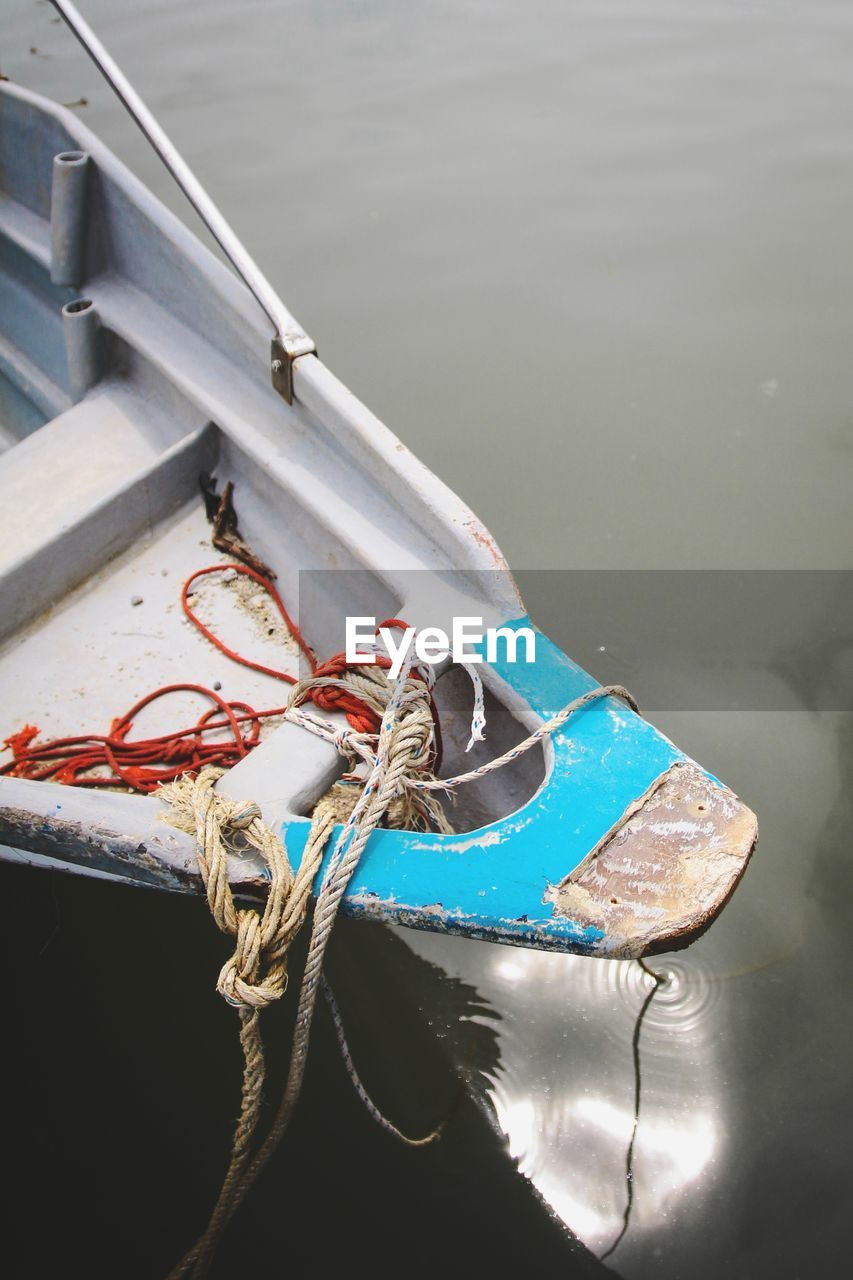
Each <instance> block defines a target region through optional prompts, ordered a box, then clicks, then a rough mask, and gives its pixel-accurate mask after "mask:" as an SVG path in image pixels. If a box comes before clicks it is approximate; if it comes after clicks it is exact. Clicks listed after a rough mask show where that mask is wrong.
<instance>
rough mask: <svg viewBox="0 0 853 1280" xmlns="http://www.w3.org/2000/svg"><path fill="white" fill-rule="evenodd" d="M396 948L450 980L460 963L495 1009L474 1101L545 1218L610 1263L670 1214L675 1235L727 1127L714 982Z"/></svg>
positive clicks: (684, 975) (689, 967) (426, 947)
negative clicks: (501, 1137)
mask: <svg viewBox="0 0 853 1280" xmlns="http://www.w3.org/2000/svg"><path fill="white" fill-rule="evenodd" d="M407 941H408V942H409V945H410V946H413V947H414V949H415V950H417V951H418V952H419V953H420V954H422V955H424V956H428V957H430V958H433V959H436V960H438V962H439V963H441V964H442V965H443V967H444V968H445V969H447V970H448V971H450V972H453V971H454V960H455V961H456V962H457V963H461V964H464V966H465V970H466V974H467V976H468V978H469V980H470V978H471V975H472V966H473V967H476V969H477V976H476V983H477V988H478V990H479V991H480V993H481V995H482V997H483V998H484V999H485V1000H486V1001H488V1002H492V1003H494V1004H495V1006H496V1007H497V1008H499V1010H500V1015H501V1022H500V1024H499V1028H498V1038H499V1048H500V1062H499V1064H498V1065H497V1067H496V1068H495V1069H494V1072H493V1074H492V1076H491V1078H489V1079H488V1080H487V1081H486V1082H485V1084H484V1086H483V1087H484V1091H485V1094H486V1096H487V1097H488V1100H489V1102H490V1103H491V1105H492V1107H493V1108H494V1112H495V1114H496V1116H497V1121H498V1124H499V1125H500V1128H501V1129H502V1130H503V1132H504V1133H505V1134H506V1137H507V1140H508V1144H509V1152H510V1155H511V1156H512V1157H513V1158H514V1159H515V1160H516V1161H517V1164H518V1168H519V1171H520V1172H521V1173H522V1174H523V1175H524V1176H525V1177H526V1178H527V1179H528V1180H529V1181H530V1183H531V1184H532V1185H533V1187H534V1188H535V1189H536V1191H537V1192H538V1194H539V1195H540V1197H541V1198H542V1199H543V1200H544V1201H545V1202H546V1203H547V1205H548V1206H549V1207H550V1209H551V1210H552V1212H553V1213H555V1214H556V1215H557V1217H558V1218H559V1219H561V1221H562V1222H563V1223H564V1224H565V1225H566V1226H567V1227H568V1228H569V1229H570V1230H571V1231H572V1232H573V1233H574V1234H575V1235H576V1236H578V1237H579V1238H580V1239H581V1240H582V1241H583V1242H584V1243H585V1244H586V1245H587V1247H588V1248H590V1249H591V1250H592V1251H593V1252H595V1253H597V1254H598V1255H599V1256H600V1257H602V1258H605V1257H607V1258H609V1257H611V1256H612V1260H613V1263H614V1264H615V1265H616V1266H617V1267H619V1266H620V1265H622V1264H623V1263H624V1261H625V1260H626V1258H629V1257H630V1255H631V1253H632V1252H633V1246H634V1245H635V1244H636V1243H637V1242H638V1241H639V1240H641V1238H642V1237H643V1236H644V1235H646V1234H647V1233H648V1232H649V1231H650V1230H651V1229H653V1228H658V1227H660V1225H661V1223H662V1222H663V1221H664V1220H666V1219H667V1218H668V1217H669V1215H671V1214H676V1213H677V1214H678V1216H679V1219H680V1221H681V1223H682V1224H683V1225H686V1224H687V1223H688V1222H689V1220H690V1217H691V1215H692V1214H693V1213H694V1212H695V1206H696V1188H697V1184H698V1183H700V1182H701V1183H702V1187H703V1190H704V1189H706V1188H707V1185H708V1183H709V1181H710V1180H712V1179H713V1178H714V1176H715V1172H714V1164H715V1160H716V1158H717V1156H718V1154H719V1152H720V1149H721V1147H722V1145H723V1143H724V1141H725V1138H724V1135H725V1134H726V1132H727V1130H728V1127H729V1124H730V1117H729V1116H728V1113H727V1104H726V1101H725V1093H724V1089H723V1087H722V1080H721V1078H720V1070H719V1065H718V1062H717V1055H716V1048H715V1044H716V1040H717V1036H718V1033H719V1027H720V1019H721V1016H725V1010H724V1007H721V1006H722V1005H723V1000H724V986H723V983H722V982H721V981H720V980H719V975H715V974H714V973H713V972H712V971H711V969H710V967H709V966H708V965H707V964H706V963H704V962H703V961H702V960H701V959H695V960H694V959H693V958H692V957H690V956H688V955H677V956H667V957H662V958H661V959H659V960H657V961H655V962H653V963H650V964H648V965H641V964H639V963H636V962H630V963H629V962H621V961H605V960H589V959H585V958H582V957H577V956H559V955H545V954H541V953H534V952H523V951H515V952H512V953H509V954H508V953H507V952H506V951H505V950H503V949H501V948H493V947H478V948H471V947H468V946H466V945H465V944H464V943H461V944H459V945H457V946H454V945H453V944H452V942H451V940H448V939H443V940H436V939H434V938H430V937H428V936H426V935H424V936H417V937H411V936H407ZM534 1009H535V1015H534V1014H533V1010H534ZM534 1021H535V1032H534Z"/></svg>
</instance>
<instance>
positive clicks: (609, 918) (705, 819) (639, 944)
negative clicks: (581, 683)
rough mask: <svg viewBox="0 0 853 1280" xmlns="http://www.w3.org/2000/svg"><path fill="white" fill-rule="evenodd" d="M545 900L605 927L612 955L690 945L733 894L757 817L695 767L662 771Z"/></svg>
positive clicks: (560, 911)
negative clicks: (618, 823) (624, 817)
mask: <svg viewBox="0 0 853 1280" xmlns="http://www.w3.org/2000/svg"><path fill="white" fill-rule="evenodd" d="M632 810H633V812H632V813H631V814H630V816H629V817H628V819H627V821H626V822H624V823H623V825H621V826H620V827H619V828H618V829H617V830H616V831H615V832H614V834H612V835H609V836H606V837H605V839H604V840H603V841H602V843H601V844H600V845H599V846H598V848H597V849H596V850H595V851H593V853H591V854H590V856H589V857H588V858H587V859H586V860H585V861H584V862H583V863H582V864H581V865H580V867H578V868H577V869H576V870H575V871H574V872H573V873H572V875H570V876H568V877H567V878H566V879H565V880H564V881H561V882H560V883H559V884H556V885H553V886H552V887H551V888H550V889H549V890H548V892H547V894H546V901H550V902H552V903H553V905H554V910H555V912H556V913H557V914H558V915H564V916H569V917H571V918H573V919H575V920H580V921H583V922H584V923H589V924H594V925H596V926H597V927H599V928H601V929H603V930H604V932H605V940H604V942H603V943H602V947H603V950H606V953H607V954H608V955H610V956H623V957H626V958H627V957H631V956H640V955H644V954H647V953H648V952H651V951H664V950H671V949H673V948H675V947H680V946H686V945H687V944H688V943H689V942H691V941H693V939H694V938H695V937H697V935H698V934H699V933H701V932H702V931H703V930H704V929H706V928H707V927H708V925H709V924H710V923H711V921H712V920H713V919H714V918H715V916H716V915H718V913H719V912H720V910H721V909H722V907H723V906H724V905H725V903H726V902H727V901H728V899H729V897H730V896H731V894H732V892H733V890H734V888H735V886H736V884H737V882H738V880H739V879H740V877H741V875H742V874H743V872H744V869H745V868H746V864H747V863H748V861H749V858H750V855H751V853H752V850H753V848H754V847H755V843H756V840H757V838H758V823H757V821H756V818H755V815H754V814H753V813H752V811H751V810H750V809H748V808H747V807H746V805H744V804H743V803H742V802H741V801H740V800H739V799H738V797H737V796H736V795H735V794H734V792H733V791H730V790H729V788H728V787H721V786H718V785H716V784H715V783H714V782H713V781H712V779H710V778H709V777H708V776H707V774H705V773H703V772H702V770H701V769H699V768H698V767H697V766H696V765H694V764H691V763H686V764H684V765H679V766H677V767H675V768H674V769H672V770H670V771H669V772H668V773H667V774H665V775H664V777H663V779H662V780H660V781H659V782H658V783H657V784H656V785H655V787H653V788H651V789H650V791H649V792H648V793H647V794H646V796H645V797H641V799H640V800H639V801H638V802H637V803H636V805H633V806H632Z"/></svg>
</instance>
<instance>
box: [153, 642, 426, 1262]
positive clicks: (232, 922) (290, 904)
mask: <svg viewBox="0 0 853 1280" xmlns="http://www.w3.org/2000/svg"><path fill="white" fill-rule="evenodd" d="M410 666H411V662H410V661H409V663H408V664H406V665H405V666H404V668H403V670H402V671H401V673H400V677H399V679H398V680H397V682H396V683H395V684H394V685H389V683H388V681H387V680H386V679H385V676H384V675H382V682H383V684H382V685H380V684H379V683H378V681H372V679H371V678H370V677H365V676H364V675H363V671H370V668H369V667H365V668H361V669H359V670H356V671H354V672H352V673H351V674H350V673H346V674H345V675H342V676H341V677H340V679H341V680H342V681H344V682H346V681H347V680H350V679H351V682H352V687H353V689H358V690H359V696H362V695H365V696H367V697H369V698H370V699H371V705H375V706H376V707H379V705H380V703H381V702H382V698H381V697H380V696H379V690H380V689H383V688H384V694H385V697H384V707H383V709H382V719H381V723H380V727H379V734H378V738H377V741H376V744H375V755H374V762H373V767H372V769H371V771H370V773H369V775H368V776H367V778H366V779H365V780H364V783H363V786H354V785H348V784H341V783H339V784H336V786H334V787H333V788H332V789H331V791H330V792H329V793H328V794H327V795H326V796H324V797H323V798H322V799H321V800H320V801H319V802H318V804H317V806H316V807H315V810H314V814H313V817H312V823H311V830H310V834H309V837H308V841H307V844H306V847H305V851H304V854H303V857H302V862H301V863H300V867H299V870H298V871H297V872H296V873H295V874H294V872H293V870H292V868H291V866H290V862H289V860H288V858H287V854H286V852H285V849H284V846H283V844H282V842H281V840H280V839H279V837H278V836H277V835H275V833H274V832H272V831H271V830H270V828H269V827H267V826H266V824H265V823H264V822H263V820H262V818H261V815H260V810H259V809H258V807H257V806H256V805H254V804H245V803H239V802H235V801H232V800H229V799H227V798H226V797H223V796H220V795H218V794H217V793H216V791H215V790H214V786H215V783H216V780H217V778H218V777H219V776H221V775H220V772H219V771H216V770H211V769H204V770H203V771H202V772H201V773H200V774H199V775H198V776H197V777H196V778H194V779H191V778H187V779H183V780H182V781H180V782H175V783H171V784H169V785H167V786H165V787H163V789H162V790H161V792H160V795H161V796H162V798H163V799H164V801H165V802H166V803H167V804H168V805H169V806H170V810H169V814H168V817H169V820H170V821H172V822H173V823H175V825H177V826H178V827H180V828H181V829H183V830H190V831H193V832H194V834H195V836H196V841H197V845H198V861H199V867H200V870H201V874H202V879H203V881H204V885H205V889H206V892H207V900H208V903H209V905H210V909H211V912H212V914H213V917H214V920H215V921H216V923H217V925H218V926H219V928H220V929H221V930H222V932H223V933H226V934H228V935H230V936H231V937H233V938H234V939H235V948H234V954H233V955H232V956H231V958H230V959H229V960H228V961H227V962H226V964H225V965H224V966H223V969H222V971H221V973H220V975H219V980H218V982H217V989H218V991H219V992H220V993H221V994H222V995H223V996H224V997H225V999H226V1000H227V1001H228V1002H229V1003H230V1004H232V1005H234V1006H235V1007H236V1008H237V1010H238V1012H239V1016H240V1043H241V1047H242V1050H243V1088H242V1099H241V1107H240V1114H239V1118H238V1121H237V1126H236V1129H235V1132H234V1139H233V1145H232V1152H231V1159H230V1162H229V1166H228V1170H227V1173H226V1175H225V1179H224V1181H223V1184H222V1189H221V1191H220V1194H219V1197H218V1199H217V1202H216V1205H215V1206H214V1209H213V1212H212V1214H211V1217H210V1221H209V1223H208V1226H207V1228H206V1230H205V1231H204V1233H203V1234H202V1236H201V1237H200V1238H199V1240H198V1241H197V1242H196V1244H195V1245H194V1246H193V1247H192V1249H190V1251H189V1252H188V1253H187V1254H186V1256H185V1257H184V1259H183V1260H182V1261H181V1263H179V1265H178V1266H177V1267H176V1268H175V1270H174V1271H173V1272H172V1278H173V1280H178V1277H183V1276H192V1277H196V1278H197V1277H200V1276H203V1275H205V1274H206V1272H207V1269H208V1267H209V1265H210V1262H211V1259H212V1257H213V1252H214V1250H215V1247H216V1244H217V1241H218V1240H219V1237H220V1236H221V1234H222V1231H223V1230H224V1228H225V1226H226V1225H227V1223H228V1221H229V1219H230V1218H231V1216H232V1215H233V1213H234V1212H235V1211H236V1209H237V1208H238V1206H239V1205H240V1203H241V1202H242V1200H243V1198H244V1197H245V1195H246V1193H247V1192H248V1190H249V1189H250V1187H251V1186H252V1185H253V1183H254V1181H255V1179H256V1178H257V1176H258V1174H259V1173H260V1171H261V1169H262V1168H263V1167H264V1165H265V1164H266V1162H267V1160H268V1159H269V1157H270V1155H271V1154H272V1152H273V1151H274V1150H275V1148H276V1146H277V1145H278V1143H279V1141H280V1139H281V1137H282V1136H283V1134H284V1132H285V1130H286V1128H287V1125H288V1123H289V1120H290V1117H291V1114H292V1112H293V1108H294V1106H295V1104H296V1101H297V1099H298V1097H299V1093H300V1090H301V1087H302V1081H303V1078H304V1073H305V1062H306V1058H307V1054H308V1044H309V1039H310V1033H311V1024H312V1021H313V1016H314V1010H315V1007H316V1001H317V994H318V992H319V991H320V990H321V989H322V986H323V977H322V968H323V958H324V955H325V951H326V947H327V945H328V941H329V937H330V936H331V932H332V928H333V926H334V922H335V918H336V916H337V912H338V908H339V906H340V902H341V898H342V897H343V895H344V892H345V890H346V887H347V885H348V884H349V881H350V878H351V876H352V874H353V872H354V870H355V868H356V866H357V865H358V863H359V860H360V859H361V856H362V853H363V852H364V848H365V845H366V844H367V841H368V839H369V837H370V835H371V833H372V832H373V831H374V830H375V829H376V827H377V826H378V825H379V823H380V822H381V821H383V819H384V820H386V821H387V822H388V823H389V824H390V825H393V826H405V827H409V828H415V829H421V830H440V831H448V830H449V827H448V824H447V821H446V818H445V817H444V814H443V811H442V809H441V806H440V804H439V802H438V801H437V800H436V799H435V798H434V797H433V796H431V795H426V794H424V795H417V794H415V793H413V792H412V791H411V790H409V789H407V788H406V786H405V784H404V781H403V780H404V779H405V778H407V777H411V776H412V775H415V774H421V773H424V772H426V771H428V770H429V769H430V766H431V764H432V762H433V761H434V759H435V748H434V739H435V721H434V719H433V710H432V700H431V696H430V692H429V689H428V688H427V685H426V683H425V682H424V681H423V680H422V679H418V678H417V677H415V676H413V675H412V674H411V671H410ZM321 678H322V677H321ZM366 683H369V684H371V686H372V687H371V688H370V689H367V688H365V684H366ZM305 692H306V691H305V689H304V688H299V686H297V691H296V696H297V697H303V696H305ZM341 822H342V823H343V827H342V830H341V832H340V834H339V836H338V839H337V841H336V843H335V848H334V850H333V852H332V856H331V859H330V862H329V865H328V868H327V870H326V873H325V875H324V877H323V882H322V885H321V887H320V890H319V893H318V895H317V902H316V906H315V909H314V918H313V923H312V930H311V940H310V943H309V947H308V957H307V960H306V963H305V970H304V973H303V977H302V985H301V989H300V993H299V1003H298V1007H297V1013H296V1029H295V1032H294V1039H293V1045H292V1050H291V1060H290V1069H289V1072H288V1078H287V1084H286V1086H285V1090H284V1095H283V1097H282V1101H281V1104H280V1107H279V1110H278V1113H277V1115H276V1117H275V1119H274V1121H273V1124H272V1126H271V1127H270V1130H269V1132H268V1134H267V1136H266V1138H265V1140H264V1142H263V1143H262V1144H261V1145H260V1147H259V1148H258V1149H257V1151H256V1152H255V1153H254V1154H252V1147H253V1141H254V1138H255V1134H256V1131H257V1126H258V1120H259V1117H260V1108H261V1093H262V1089H263V1082H264V1052H263V1043H262V1040H261V1034H260V1012H261V1010H262V1009H263V1008H264V1007H265V1006H266V1005H267V1004H269V1003H271V1002H272V1001H273V1000H276V999H278V998H279V997H280V996H281V995H282V994H283V992H284V990H285V989H286V985H287V952H288V950H289V947H290V944H291V942H292V941H293V938H294V937H295V936H296V933H297V932H298V930H299V928H300V926H301V924H302V922H303V920H304V918H305V914H306V911H307V906H308V898H309V895H310V892H311V885H312V883H313V880H314V877H315V876H316V874H317V871H318V869H319V867H320V863H321V861H322V857H323V850H324V848H325V846H326V843H327V842H328V839H329V836H330V835H331V833H332V830H333V829H334V827H335V825H336V824H338V823H341ZM241 839H245V841H246V842H247V843H248V844H250V845H251V846H252V847H253V848H254V849H256V850H257V851H258V852H259V853H260V854H261V856H262V857H263V859H264V861H265V863H266V865H267V867H268V868H269V872H270V889H269V895H268V897H267V901H266V903H265V905H264V907H263V909H262V910H261V911H258V910H256V909H255V908H254V907H249V906H247V907H237V905H236V904H235V902H234V898H233V895H232V892H231V889H230V886H229V884H228V865H227V855H228V852H229V850H230V851H231V852H235V851H236V848H237V844H238V842H239V841H240V840H241ZM329 994H330V993H329ZM330 1003H331V1007H332V1013H333V1019H334V1021H335V1025H336V1031H337V1033H338V1038H339V1040H340V1042H341V1045H342V1048H343V1050H344V1058H345V1062H346V1063H347V1067H348V1069H349V1070H350V1075H351V1077H352V1078H353V1082H354V1084H355V1085H356V1088H357V1089H358V1092H359V1095H360V1096H361V1097H362V1098H363V1100H364V1101H365V1102H366V1104H367V1106H368V1109H369V1110H370V1112H371V1114H372V1115H373V1116H374V1118H376V1119H378V1120H379V1122H380V1123H384V1125H385V1127H386V1128H388V1129H389V1130H390V1131H391V1132H393V1133H394V1134H395V1135H396V1136H398V1137H400V1138H402V1139H403V1140H404V1141H407V1142H409V1143H411V1144H412V1145H423V1144H424V1143H426V1142H430V1141H433V1140H434V1139H435V1138H436V1137H437V1136H438V1134H439V1132H440V1129H437V1130H434V1131H433V1133H431V1134H429V1135H427V1137H426V1138H423V1139H409V1138H406V1136H405V1135H403V1134H401V1133H400V1131H399V1130H398V1129H397V1128H396V1126H394V1125H392V1124H391V1123H390V1122H389V1121H386V1120H385V1118H384V1117H383V1116H381V1113H380V1112H379V1110H378V1108H376V1107H375V1105H374V1104H373V1103H372V1101H371V1100H370V1099H369V1097H368V1096H367V1094H366V1092H365V1091H364V1088H363V1086H362V1085H361V1082H360V1081H359V1079H358V1076H357V1073H356V1072H355V1068H354V1065H353V1064H352V1059H351V1056H350V1054H349V1050H348V1048H347V1046H346V1040H345V1038H344V1036H343V1027H342V1023H341V1020H340V1015H339V1013H338V1012H337V1008H336V1005H335V1004H334V998H333V997H331V1000H330Z"/></svg>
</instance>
